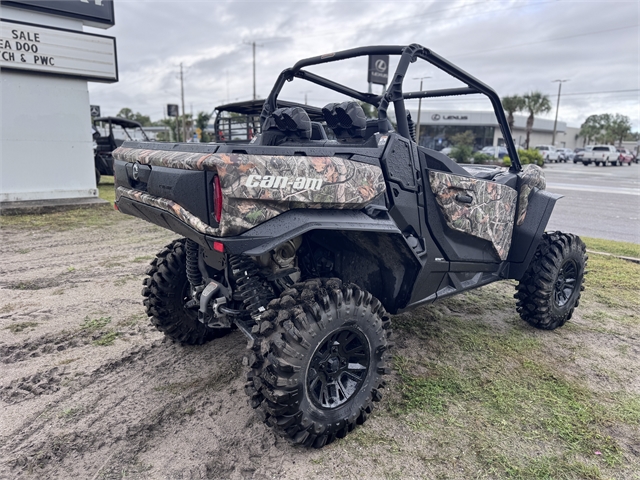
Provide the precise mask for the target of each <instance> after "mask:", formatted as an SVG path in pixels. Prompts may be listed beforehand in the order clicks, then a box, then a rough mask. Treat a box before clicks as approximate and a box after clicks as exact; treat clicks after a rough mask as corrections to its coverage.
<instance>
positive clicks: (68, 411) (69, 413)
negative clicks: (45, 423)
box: [58, 407, 82, 420]
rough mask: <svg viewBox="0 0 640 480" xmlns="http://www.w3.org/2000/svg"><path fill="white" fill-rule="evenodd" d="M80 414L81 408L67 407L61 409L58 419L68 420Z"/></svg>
mask: <svg viewBox="0 0 640 480" xmlns="http://www.w3.org/2000/svg"><path fill="white" fill-rule="evenodd" d="M81 412H82V407H68V408H64V409H62V411H61V412H60V414H59V415H58V417H60V418H64V419H67V420H69V419H72V418H73V417H75V416H77V415H78V414H79V413H81Z"/></svg>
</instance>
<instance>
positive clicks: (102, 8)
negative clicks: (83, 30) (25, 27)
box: [2, 0, 116, 28]
mask: <svg viewBox="0 0 640 480" xmlns="http://www.w3.org/2000/svg"><path fill="white" fill-rule="evenodd" d="M2 5H3V6H6V7H14V8H21V9H25V10H32V11H35V12H42V13H48V14H52V15H59V16H61V17H68V18H77V19H79V20H82V23H83V24H84V25H87V26H90V27H98V28H109V27H112V26H113V25H115V23H116V20H115V15H114V13H113V0H2Z"/></svg>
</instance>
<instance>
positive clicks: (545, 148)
mask: <svg viewBox="0 0 640 480" xmlns="http://www.w3.org/2000/svg"><path fill="white" fill-rule="evenodd" d="M535 149H536V150H538V151H539V152H540V154H541V155H542V158H543V160H544V163H558V162H566V158H565V157H564V153H563V152H560V151H559V150H557V149H556V148H555V147H552V146H551V145H537V146H536V147H535Z"/></svg>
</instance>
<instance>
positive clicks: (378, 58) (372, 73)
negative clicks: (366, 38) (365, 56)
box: [367, 55, 389, 85]
mask: <svg viewBox="0 0 640 480" xmlns="http://www.w3.org/2000/svg"><path fill="white" fill-rule="evenodd" d="M367 80H368V82H369V83H377V84H379V85H386V84H387V81H388V80H389V55H369V74H368V76H367Z"/></svg>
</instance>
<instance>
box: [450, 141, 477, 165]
mask: <svg viewBox="0 0 640 480" xmlns="http://www.w3.org/2000/svg"><path fill="white" fill-rule="evenodd" d="M472 154H473V148H472V147H470V146H469V145H458V146H456V147H453V149H452V150H451V153H450V154H449V157H450V158H453V159H454V160H455V161H456V162H458V163H465V162H467V161H468V160H469V158H471V155H472Z"/></svg>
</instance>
